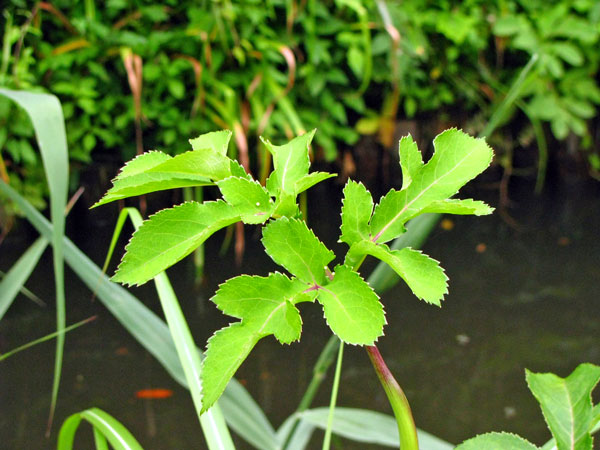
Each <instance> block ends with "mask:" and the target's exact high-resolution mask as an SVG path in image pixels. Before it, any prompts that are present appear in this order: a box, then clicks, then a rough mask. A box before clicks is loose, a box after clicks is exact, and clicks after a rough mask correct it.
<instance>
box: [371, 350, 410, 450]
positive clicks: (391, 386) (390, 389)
mask: <svg viewBox="0 0 600 450" xmlns="http://www.w3.org/2000/svg"><path fill="white" fill-rule="evenodd" d="M365 349H366V350H367V354H368V355H369V359H370V360H371V363H372V364H373V368H374V369H375V372H376V373H377V377H378V378H379V381H380V382H381V385H382V386H383V390H384V391H385V394H386V395H387V398H388V400H389V402H390V405H391V406H392V409H393V410H394V415H395V416H396V422H397V423H398V433H399V435H400V448H401V449H402V450H419V441H418V439H417V428H416V427H415V421H414V419H413V416H412V412H411V410H410V405H409V404H408V400H407V399H406V396H405V395H404V391H402V388H401V387H400V385H399V384H398V382H397V381H396V379H395V378H394V376H393V375H392V372H390V369H388V366H387V365H386V363H385V361H384V359H383V356H381V353H379V349H378V348H377V347H376V346H374V345H370V346H366V347H365Z"/></svg>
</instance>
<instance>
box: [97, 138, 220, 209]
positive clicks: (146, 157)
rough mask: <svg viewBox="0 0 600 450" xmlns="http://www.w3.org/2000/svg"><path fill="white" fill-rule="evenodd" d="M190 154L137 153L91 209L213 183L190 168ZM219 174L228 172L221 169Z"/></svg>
mask: <svg viewBox="0 0 600 450" xmlns="http://www.w3.org/2000/svg"><path fill="white" fill-rule="evenodd" d="M210 152H212V150H210ZM188 153H193V152H188ZM188 153H183V154H181V155H178V156H176V157H171V156H169V155H165V154H164V153H161V152H155V151H153V152H148V153H143V154H141V155H139V156H137V157H136V158H134V159H133V160H131V161H130V162H129V163H127V164H126V165H125V166H124V167H123V169H122V170H121V172H120V173H119V174H118V175H117V176H116V177H115V179H114V180H113V187H112V188H110V189H109V190H108V192H107V193H106V194H105V195H104V197H102V198H101V199H100V200H99V201H98V202H96V203H95V204H94V205H93V206H92V208H96V207H97V206H100V205H104V204H106V203H110V202H113V201H115V200H120V199H122V198H128V197H133V196H136V195H143V194H147V193H149V192H155V191H162V190H165V189H174V188H180V187H187V186H204V185H209V184H212V182H211V180H210V178H209V177H208V174H207V173H203V172H194V171H192V170H190V168H189V166H188V163H189V161H188V160H189V159H190V158H189V156H187V155H188ZM212 153H214V152H212ZM200 154H201V152H198V153H197V155H195V156H199V155H200ZM223 158H224V157H223ZM219 175H225V174H223V173H222V172H219ZM228 175H229V174H226V175H225V176H228Z"/></svg>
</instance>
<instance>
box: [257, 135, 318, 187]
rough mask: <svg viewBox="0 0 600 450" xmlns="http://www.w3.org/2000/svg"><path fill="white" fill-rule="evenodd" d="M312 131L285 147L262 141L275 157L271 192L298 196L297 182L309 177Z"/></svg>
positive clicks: (265, 140)
mask: <svg viewBox="0 0 600 450" xmlns="http://www.w3.org/2000/svg"><path fill="white" fill-rule="evenodd" d="M315 132H316V130H312V131H310V132H308V133H305V134H303V135H302V136H298V137H296V138H294V139H292V140H291V141H290V142H288V143H287V144H284V145H273V144H271V142H269V141H268V140H267V139H262V138H261V139H262V141H263V142H264V144H265V146H266V147H267V149H268V150H269V152H271V154H272V155H273V167H274V170H273V172H272V173H271V176H270V177H269V178H271V186H270V187H269V191H270V192H273V190H279V191H281V192H286V193H288V194H294V195H295V194H296V193H297V192H296V182H297V181H299V180H301V179H302V178H303V177H304V176H306V175H308V169H309V167H310V159H309V157H308V148H309V145H310V143H311V141H312V139H313V136H314V135H315Z"/></svg>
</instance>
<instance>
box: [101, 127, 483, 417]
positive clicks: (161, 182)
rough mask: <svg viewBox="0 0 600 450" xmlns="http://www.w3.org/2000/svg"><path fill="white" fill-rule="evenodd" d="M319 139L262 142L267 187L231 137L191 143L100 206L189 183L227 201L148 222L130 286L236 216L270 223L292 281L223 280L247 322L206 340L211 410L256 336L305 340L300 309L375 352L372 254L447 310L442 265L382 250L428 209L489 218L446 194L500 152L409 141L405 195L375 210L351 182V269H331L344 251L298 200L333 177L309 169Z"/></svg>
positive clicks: (156, 161)
mask: <svg viewBox="0 0 600 450" xmlns="http://www.w3.org/2000/svg"><path fill="white" fill-rule="evenodd" d="M313 136H314V131H312V132H310V133H305V134H304V135H301V136H299V137H296V138H294V139H293V140H292V141H290V142H288V143H287V144H284V145H274V144H272V143H271V142H269V141H268V140H264V143H265V146H266V148H267V149H268V150H269V152H270V153H271V155H272V158H273V166H274V170H273V172H272V173H271V174H270V176H269V177H268V179H267V180H266V185H265V186H262V185H261V184H260V183H258V182H257V181H255V180H253V179H252V177H251V176H250V175H248V174H247V173H246V172H245V171H244V170H243V168H241V167H240V166H239V164H238V163H237V162H236V161H234V160H232V159H230V158H229V157H228V156H227V154H226V151H227V145H228V142H229V138H230V137H231V133H230V132H228V131H221V132H213V133H208V134H205V135H202V136H200V137H199V138H196V139H192V140H191V141H190V142H191V144H192V150H191V151H189V152H186V153H182V154H179V155H177V156H175V157H170V156H168V155H165V154H163V153H160V152H148V153H145V154H142V155H141V156H138V157H137V158H135V159H134V160H132V161H131V162H129V163H128V164H127V165H126V166H125V167H124V168H123V169H122V170H121V172H120V173H119V175H118V176H117V177H116V178H115V179H114V181H113V187H112V188H111V189H110V190H109V191H108V192H107V194H106V195H105V196H104V197H103V198H102V199H101V200H100V201H99V202H98V203H97V204H96V205H95V206H98V205H102V204H105V203H108V202H110V201H114V200H117V199H121V198H125V197H129V196H132V195H139V194H142V193H147V192H151V191H155V190H160V189H170V188H173V187H182V186H192V185H207V184H214V185H216V186H217V187H218V189H219V190H220V192H221V194H222V199H220V200H217V201H205V202H203V203H199V202H186V203H183V204H181V205H178V206H175V207H173V208H169V209H165V210H163V211H160V212H159V213H157V214H155V215H154V216H152V217H150V218H149V219H148V220H147V221H145V222H144V224H143V225H142V226H141V227H140V228H139V229H138V231H136V232H135V233H134V235H133V237H132V239H131V241H130V243H129V244H128V245H127V252H126V254H125V256H124V257H123V260H122V262H121V264H120V265H119V268H118V270H117V272H116V274H115V275H114V277H113V280H115V281H120V282H123V283H128V284H142V283H145V282H146V281H148V280H150V279H151V278H153V277H155V276H157V275H158V274H159V273H160V272H162V271H163V270H165V269H166V268H168V267H170V266H171V265H173V264H174V263H176V262H177V261H179V260H181V259H182V258H184V257H185V256H186V255H188V254H190V253H191V252H192V251H193V250H194V249H195V248H196V247H198V246H199V245H201V244H202V243H203V242H204V241H205V240H206V239H207V238H208V237H209V236H211V235H212V234H214V233H215V232H216V231H217V230H219V229H221V228H223V227H226V226H228V225H231V224H233V223H235V222H238V221H242V222H244V223H246V224H259V225H260V224H265V225H264V227H263V228H262V243H263V246H264V248H265V252H266V253H267V254H268V255H269V256H270V257H271V259H272V260H273V261H274V262H275V263H276V264H278V265H279V266H281V267H282V268H283V269H285V270H286V271H287V272H288V273H289V275H290V276H288V275H285V274H282V273H279V272H274V273H271V274H269V275H268V276H266V277H258V276H248V275H242V276H239V277H235V278H232V279H230V280H228V281H226V282H225V283H223V284H222V285H221V286H220V288H219V290H218V291H217V293H216V294H215V296H214V297H213V298H212V301H213V302H214V303H215V304H216V306H217V307H218V308H219V309H220V310H221V311H223V313H225V314H227V315H229V316H232V317H234V318H237V319H239V321H238V322H235V323H233V324H231V325H230V326H228V327H226V328H224V329H222V330H220V331H218V332H217V333H215V335H214V336H213V337H212V338H210V340H209V342H208V347H207V352H206V359H205V360H204V364H203V371H202V381H203V389H204V392H203V408H204V410H206V409H208V408H209V407H210V406H211V405H212V404H213V403H214V402H215V401H216V400H217V399H218V397H219V396H220V395H221V393H222V392H223V390H224V389H225V386H226V385H227V383H228V382H229V380H230V379H231V377H233V375H234V373H235V371H236V370H237V369H238V368H239V366H240V365H241V364H242V362H243V361H244V360H245V358H246V357H247V356H248V354H249V353H250V351H251V350H252V348H253V347H254V346H255V345H256V343H257V342H258V341H259V340H260V339H262V338H264V337H266V336H269V335H274V336H275V338H276V339H278V340H279V341H280V342H281V343H284V344H289V343H291V342H293V341H296V340H298V339H299V338H300V334H301V329H302V319H301V317H300V312H299V310H298V309H297V305H298V304H299V303H303V302H315V301H316V302H318V303H319V304H320V305H321V306H322V308H323V314H324V316H325V319H326V321H327V323H328V325H329V327H330V328H331V330H332V331H333V333H335V334H336V335H337V336H338V337H339V338H340V339H341V340H342V341H344V342H347V343H350V344H355V345H372V344H373V343H374V342H375V341H376V340H377V339H378V338H379V337H380V336H382V335H383V327H384V325H385V324H386V319H385V313H384V308H383V305H382V304H381V302H380V301H379V298H378V296H377V294H376V293H375V291H374V290H373V289H372V288H371V286H370V285H369V284H368V283H367V282H366V281H364V279H363V278H362V277H361V275H360V274H359V273H358V268H359V267H360V265H361V263H362V261H363V260H364V258H366V257H367V256H369V255H370V256H373V257H375V258H378V259H380V260H382V261H384V262H385V263H387V264H388V265H389V266H390V267H391V268H392V269H393V270H394V271H395V272H396V273H397V274H398V275H399V276H401V277H402V278H403V279H404V280H405V281H406V283H407V284H408V285H409V287H410V288H411V289H412V290H413V292H414V293H415V295H416V296H417V297H418V298H420V299H423V300H424V301H426V302H429V303H432V304H435V305H438V306H439V305H440V304H441V300H442V299H443V296H444V294H445V293H446V292H447V277H446V275H445V274H444V271H443V269H442V268H441V267H440V265H439V263H438V262H437V261H435V260H433V259H431V258H430V257H428V256H427V255H425V254H423V253H421V252H419V251H417V250H413V249H411V248H403V249H400V250H391V249H390V248H389V247H388V246H387V245H386V243H387V242H389V241H391V240H393V239H395V238H396V237H398V236H400V235H401V234H403V233H404V232H405V231H406V229H405V224H406V222H407V221H408V220H410V219H412V218H414V217H416V216H418V215H420V214H424V213H451V214H476V215H481V214H489V213H491V211H492V209H491V208H490V207H489V206H487V205H485V204H484V203H483V202H480V201H475V200H457V199H451V198H450V197H452V196H454V195H455V194H456V193H457V191H458V190H459V189H460V188H461V187H462V186H463V185H464V184H466V183H467V182H468V181H470V180H471V179H473V178H475V177H476V176H477V175H478V174H479V173H481V172H482V171H483V170H484V169H485V168H486V167H487V166H488V165H489V164H490V162H491V159H492V150H491V149H490V148H489V147H488V146H487V144H486V143H485V142H484V141H483V140H481V139H474V138H472V137H469V136H468V135H466V134H465V133H463V132H461V131H459V130H456V129H451V130H448V131H446V132H444V133H442V134H440V135H439V136H438V137H437V138H436V139H435V140H434V147H435V153H434V155H433V157H432V158H431V159H430V160H429V161H428V162H427V163H424V162H423V160H422V156H421V153H420V151H419V150H418V148H417V146H416V144H415V142H414V141H413V139H412V138H411V137H410V136H408V137H405V138H403V139H402V140H401V141H400V146H399V154H400V160H401V168H402V173H403V185H402V188H401V189H400V190H394V189H392V190H390V192H388V194H386V195H385V196H384V197H382V199H381V200H380V202H379V204H377V205H374V201H373V199H372V196H371V194H370V193H369V192H368V191H367V189H366V188H365V187H364V186H363V185H362V184H360V183H356V182H354V181H349V182H348V183H347V184H346V186H345V188H344V199H343V206H342V210H341V219H342V224H341V230H340V231H341V234H340V241H342V242H345V243H346V244H347V245H348V246H349V249H348V252H347V254H346V256H345V259H344V260H343V263H340V264H337V265H335V267H333V268H330V264H331V263H332V261H334V259H335V257H336V255H335V254H334V253H333V252H332V251H331V250H329V249H328V248H327V247H326V246H325V244H323V243H322V242H321V241H320V240H319V239H318V237H317V236H315V234H314V233H313V232H312V230H310V229H309V228H308V226H307V224H306V222H305V221H304V220H302V216H301V213H300V211H299V208H298V204H297V196H298V194H300V193H301V192H303V191H305V190H306V189H308V188H310V187H311V186H313V185H314V184H316V183H318V182H320V181H323V180H325V179H327V178H329V177H331V176H333V175H332V174H329V173H322V172H312V173H309V170H310V159H309V146H310V144H311V141H312V139H313ZM338 260H341V258H339V259H338Z"/></svg>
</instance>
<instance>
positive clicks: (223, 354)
mask: <svg viewBox="0 0 600 450" xmlns="http://www.w3.org/2000/svg"><path fill="white" fill-rule="evenodd" d="M304 289H306V285H305V284H303V283H302V282H300V281H298V280H297V279H289V278H288V277H286V276H285V275H282V274H280V273H272V274H270V275H269V276H268V277H256V276H248V275H242V276H239V277H235V278H232V279H230V280H228V281H227V282H225V283H224V284H222V285H221V287H220V288H219V290H218V291H217V293H216V294H215V296H214V297H213V298H212V301H213V302H214V303H215V304H216V305H217V307H218V308H219V309H220V310H222V311H223V312H224V313H226V314H229V315H231V316H234V317H238V318H240V319H242V321H241V322H238V323H235V324H233V325H230V326H229V327H227V328H224V329H222V330H219V331H217V333H215V335H213V336H212V337H211V338H210V339H209V340H208V347H207V351H206V358H205V359H204V362H203V366H202V375H201V377H202V386H203V399H202V403H203V410H207V409H208V408H210V407H211V406H212V405H213V404H214V402H216V401H217V399H218V398H219V397H220V395H221V394H222V393H223V391H224V390H225V387H226V386H227V383H228V382H229V380H230V379H231V378H232V377H233V375H234V374H235V372H236V370H237V369H238V368H239V367H240V365H241V364H242V362H243V361H244V360H245V359H246V357H247V356H248V354H249V353H250V351H251V350H252V348H254V346H255V345H256V343H257V342H258V341H259V340H260V339H262V338H263V337H265V336H268V335H270V334H273V335H275V337H276V338H277V339H278V340H279V341H280V342H281V343H284V344H289V343H291V342H293V341H296V340H298V339H300V332H301V330H302V319H301V318H300V313H299V312H298V310H297V309H296V307H295V306H294V303H297V302H298V301H303V300H306V299H309V300H310V297H309V296H308V295H306V294H303V293H302V291H303V290H304Z"/></svg>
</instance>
